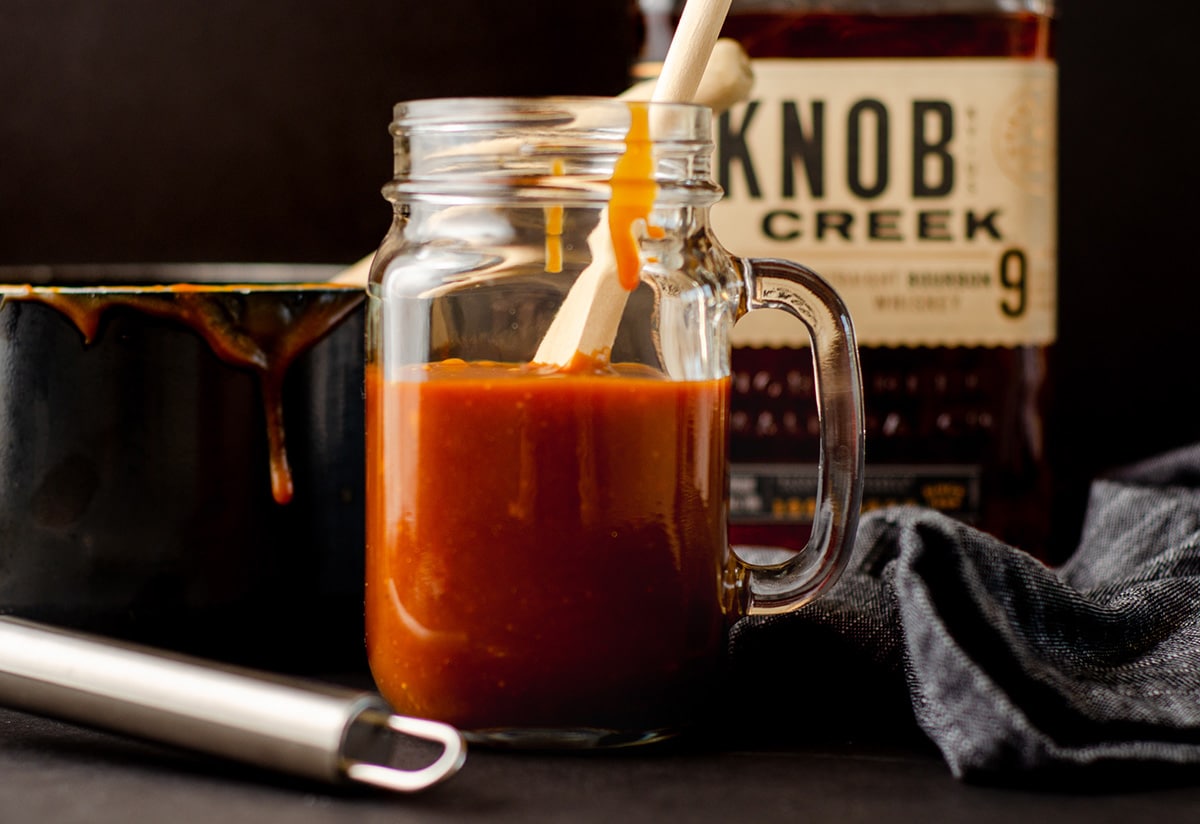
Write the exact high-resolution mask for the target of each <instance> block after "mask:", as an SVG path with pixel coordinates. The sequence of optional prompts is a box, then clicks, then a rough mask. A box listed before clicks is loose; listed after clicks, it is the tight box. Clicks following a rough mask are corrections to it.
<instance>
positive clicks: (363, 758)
mask: <svg viewBox="0 0 1200 824" xmlns="http://www.w3.org/2000/svg"><path fill="white" fill-rule="evenodd" d="M341 756H342V765H343V766H342V771H343V772H344V773H345V775H346V777H347V778H349V779H350V780H351V781H356V782H358V783H360V784H369V785H371V786H374V787H379V788H381V789H385V790H391V791H394V792H416V791H418V790H423V789H426V788H427V787H431V786H433V785H434V784H437V783H439V782H441V781H445V780H446V779H447V778H449V777H451V776H452V775H454V774H455V773H456V772H458V770H459V769H460V768H461V767H462V765H463V763H464V762H465V761H466V758H467V743H466V740H465V739H464V738H463V736H462V734H461V733H460V732H459V731H458V730H456V729H455V728H454V727H451V726H449V725H448V724H442V723H440V722H437V721H428V720H425V719H423V718H410V717H407V716H403V715H391V714H388V713H384V712H379V711H376V710H367V711H365V712H363V713H362V714H361V715H359V716H358V717H357V718H356V719H354V721H353V722H352V723H351V725H350V728H349V729H348V730H347V732H346V739H345V742H344V744H343V747H342V754H341Z"/></svg>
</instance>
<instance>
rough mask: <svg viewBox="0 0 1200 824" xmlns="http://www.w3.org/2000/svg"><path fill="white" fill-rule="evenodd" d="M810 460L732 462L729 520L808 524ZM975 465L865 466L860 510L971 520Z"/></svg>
mask: <svg viewBox="0 0 1200 824" xmlns="http://www.w3.org/2000/svg"><path fill="white" fill-rule="evenodd" d="M817 475H818V468H817V466H816V465H815V464H751V463H744V464H735V465H734V466H733V467H732V468H731V473H730V479H729V491H730V495H729V522H730V523H731V524H734V525H738V524H785V523H786V524H811V523H812V521H813V515H814V514H815V512H816V505H817ZM979 499H980V468H979V467H978V466H976V465H974V464H962V465H946V466H942V465H936V464H929V465H920V464H912V465H908V464H886V465H881V464H876V465H868V466H867V467H866V468H865V473H864V476H863V498H862V511H863V512H869V511H871V510H873V509H880V508H882V507H888V506H905V505H908V506H926V507H930V508H932V509H936V510H938V511H939V512H942V513H944V514H946V515H949V516H951V517H953V518H958V519H960V520H964V521H967V522H973V521H975V520H976V518H977V517H978V515H979Z"/></svg>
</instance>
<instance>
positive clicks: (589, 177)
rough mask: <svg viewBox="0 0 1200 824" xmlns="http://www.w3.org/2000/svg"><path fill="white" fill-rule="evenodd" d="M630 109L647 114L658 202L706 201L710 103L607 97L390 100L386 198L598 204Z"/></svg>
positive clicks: (711, 190) (621, 148) (710, 197)
mask: <svg viewBox="0 0 1200 824" xmlns="http://www.w3.org/2000/svg"><path fill="white" fill-rule="evenodd" d="M639 108H642V109H643V110H644V111H645V115H646V120H647V126H648V135H647V137H646V139H647V141H648V142H649V144H650V145H651V147H652V153H653V156H654V172H653V182H654V183H655V184H656V185H657V186H658V193H659V199H660V200H661V201H663V202H672V201H674V202H679V203H687V204H688V205H707V204H708V203H711V202H714V201H715V200H716V199H717V198H719V197H720V189H719V187H717V185H716V183H715V182H713V180H712V177H711V155H712V150H713V134H712V111H711V109H709V108H708V107H707V106H702V105H697V104H692V103H659V102H653V103H651V102H647V101H630V100H625V99H622V98H614V97H463V98H453V97H447V98H426V99H421V100H412V101H406V102H401V103H397V104H396V105H395V107H394V109H393V114H394V116H393V120H392V123H391V128H390V131H391V134H392V137H393V143H394V159H395V162H394V169H393V179H392V181H391V182H390V183H389V184H388V185H387V186H386V187H385V189H384V193H385V196H386V197H387V198H388V199H389V200H392V201H397V200H409V199H414V198H419V199H429V198H431V197H450V198H454V199H462V198H472V199H478V198H486V199H495V198H499V199H501V200H504V199H513V198H514V197H518V196H519V197H520V199H527V198H537V197H539V196H544V197H552V198H554V199H560V200H561V199H565V200H568V201H571V202H584V201H586V202H603V201H607V200H608V198H609V195H610V188H609V185H608V183H609V180H610V178H611V176H612V174H613V168H614V166H615V164H616V162H617V160H618V158H620V157H621V155H622V154H624V153H625V151H626V149H627V140H628V139H629V135H630V129H631V125H632V124H633V122H634V113H635V112H637V111H638V109H639Z"/></svg>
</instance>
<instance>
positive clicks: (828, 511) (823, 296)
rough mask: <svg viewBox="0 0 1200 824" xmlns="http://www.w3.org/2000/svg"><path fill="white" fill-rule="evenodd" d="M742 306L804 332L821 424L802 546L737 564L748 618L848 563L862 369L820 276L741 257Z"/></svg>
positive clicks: (796, 602)
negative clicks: (785, 317)
mask: <svg viewBox="0 0 1200 824" xmlns="http://www.w3.org/2000/svg"><path fill="white" fill-rule="evenodd" d="M740 264H741V270H742V277H743V279H744V280H745V284H746V287H747V288H746V295H747V298H746V301H745V303H744V305H742V306H741V307H740V309H739V312H738V317H740V316H741V315H744V314H746V313H747V312H753V311H754V310H756V309H782V310H783V311H784V312H787V313H788V314H790V315H792V316H794V317H796V318H799V319H800V320H801V321H803V323H804V325H805V327H806V328H807V329H808V335H809V338H810V339H811V341H812V349H813V379H814V380H813V382H814V386H815V390H816V395H817V414H818V417H819V419H820V424H821V444H820V460H819V464H818V470H817V499H816V507H815V510H814V515H813V521H812V533H811V536H810V537H809V540H808V543H807V545H806V546H805V547H804V549H802V550H801V551H800V552H799V553H797V554H796V555H794V556H792V557H791V558H789V559H788V560H786V561H784V562H782V563H777V564H756V563H751V562H749V561H746V560H744V559H739V560H738V565H739V567H740V570H739V571H740V572H741V576H739V577H741V578H742V580H743V581H744V582H745V583H744V588H745V592H744V597H745V602H744V604H745V606H744V608H743V609H744V613H745V614H747V615H763V614H771V613H779V612H790V611H791V610H794V609H797V608H798V607H800V606H803V605H804V604H806V603H808V602H809V601H811V600H813V599H814V598H815V597H817V596H818V595H819V594H821V593H822V592H824V591H825V590H827V589H828V588H829V587H831V586H832V585H833V583H834V582H835V581H836V580H837V578H838V576H839V575H840V574H841V572H842V570H843V569H844V568H845V566H846V562H847V560H848V559H849V557H850V550H851V549H852V548H853V546H854V537H855V531H856V529H857V527H858V515H859V508H860V506H861V505H862V487H863V441H864V428H863V398H862V393H863V390H862V368H861V366H860V365H859V359H858V346H857V344H856V343H855V339H854V326H853V324H852V322H851V320H850V314H849V312H848V311H847V310H846V305H845V303H843V302H842V299H841V297H840V296H839V295H838V294H837V292H836V291H834V289H833V287H832V286H830V285H829V284H828V283H827V282H826V281H825V280H824V279H823V278H822V277H821V276H820V275H818V274H817V273H815V272H813V271H812V270H811V269H808V268H806V267H804V266H801V265H799V264H797V263H793V262H791V261H786V260H776V259H771V258H755V259H752V260H751V259H742V260H741V261H740Z"/></svg>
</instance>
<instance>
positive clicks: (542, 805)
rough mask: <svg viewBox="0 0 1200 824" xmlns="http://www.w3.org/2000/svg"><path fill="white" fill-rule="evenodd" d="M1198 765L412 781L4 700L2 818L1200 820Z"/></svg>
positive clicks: (775, 752) (854, 757)
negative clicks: (1023, 773) (160, 737)
mask: <svg viewBox="0 0 1200 824" xmlns="http://www.w3.org/2000/svg"><path fill="white" fill-rule="evenodd" d="M1198 816H1200V774H1195V773H1193V774H1190V775H1189V774H1173V775H1172V774H1164V773H1163V772H1162V771H1150V772H1146V773H1143V774H1140V775H1132V774H1129V773H1118V774H1109V775H1106V776H1104V777H1103V778H1100V777H1092V778H1086V777H1085V778H1083V779H1081V780H1078V781H1076V782H1074V786H1072V787H1070V788H1063V787H1061V786H1058V787H1045V786H1043V787H1036V788H1031V787H1029V786H1025V787H1013V786H979V785H971V784H965V783H962V782H960V781H957V780H956V779H954V778H953V777H952V776H951V775H950V773H949V771H948V770H947V768H946V766H945V764H944V763H943V762H942V761H941V759H940V758H939V756H938V754H937V752H936V751H935V750H933V749H932V747H931V746H929V745H928V744H927V743H926V742H924V741H923V740H922V739H920V738H919V737H913V738H911V739H904V740H901V741H897V740H893V741H891V742H889V743H882V742H864V741H826V742H823V743H819V744H818V743H808V744H805V743H798V744H796V745H794V746H787V747H780V746H778V745H777V744H775V745H772V746H770V747H762V746H755V747H745V746H739V745H737V744H723V745H719V746H713V745H704V744H701V743H697V742H691V743H687V742H684V743H675V744H669V745H662V746H659V747H651V748H643V749H635V750H624V751H619V752H610V753H604V754H587V755H580V754H575V755H569V754H528V753H511V752H496V751H488V750H483V749H479V748H476V749H473V750H472V751H471V752H470V754H469V756H468V758H467V763H466V765H465V766H464V767H463V769H462V771H461V772H460V773H459V774H458V775H456V776H455V777H454V778H452V779H450V781H448V782H447V783H445V784H442V785H440V786H438V787H435V788H433V789H432V790H428V791H426V792H424V793H421V794H417V795H412V796H400V795H385V794H381V793H374V792H367V791H358V790H357V789H353V788H336V787H328V786H324V785H319V784H312V783H307V782H304V781H301V780H293V779H291V778H288V777H283V776H277V775H275V774H273V773H269V772H265V771H260V770H257V769H255V768H250V767H243V766H240V765H236V764H229V763H225V762H220V761H216V760H212V759H209V758H207V757H204V756H198V755H193V754H190V753H183V752H179V751H176V750H169V749H165V748H160V747H158V746H155V745H151V744H145V743H141V742H137V741H132V740H129V739H125V738H119V737H115V736H112V735H108V734H106V733H101V732H95V731H91V730H85V729H81V728H79V727H76V726H72V725H69V724H65V723H61V722H58V721H53V720H46V719H42V718H38V717H35V716H31V715H27V714H24V713H19V712H14V711H9V710H0V821H3V822H5V824H21V822H40V823H41V824H58V823H59V822H88V824H105V822H120V823H121V824H128V822H155V821H170V822H177V823H178V824H186V822H193V821H197V822H199V821H204V822H221V824H237V823H238V822H244V821H254V822H271V821H281V822H283V821H286V822H289V824H303V822H339V821H347V822H349V821H354V822H359V823H360V824H367V823H368V822H374V821H387V822H396V823H399V822H408V821H455V822H458V821H476V820H479V821H484V820H486V821H488V822H496V823H497V824H498V823H499V822H506V821H571V822H581V823H583V824H586V822H592V821H604V822H613V821H619V822H622V824H635V822H642V821H647V822H649V821H653V822H659V821H664V820H668V821H700V822H704V821H713V822H717V821H721V822H734V821H746V820H750V819H754V820H759V821H809V822H812V821H836V822H846V823H847V824H851V823H852V822H859V821H862V822H867V821H870V822H880V821H886V822H907V821H922V822H925V821H930V822H940V821H969V822H972V824H984V823H985V822H993V821H1023V822H1042V821H1051V822H1055V824H1065V822H1076V821H1078V822H1089V824H1099V822H1106V821H1114V822H1115V821H1120V822H1129V821H1151V820H1153V821H1158V822H1172V821H1196V820H1198V819H1197V817H1198Z"/></svg>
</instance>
